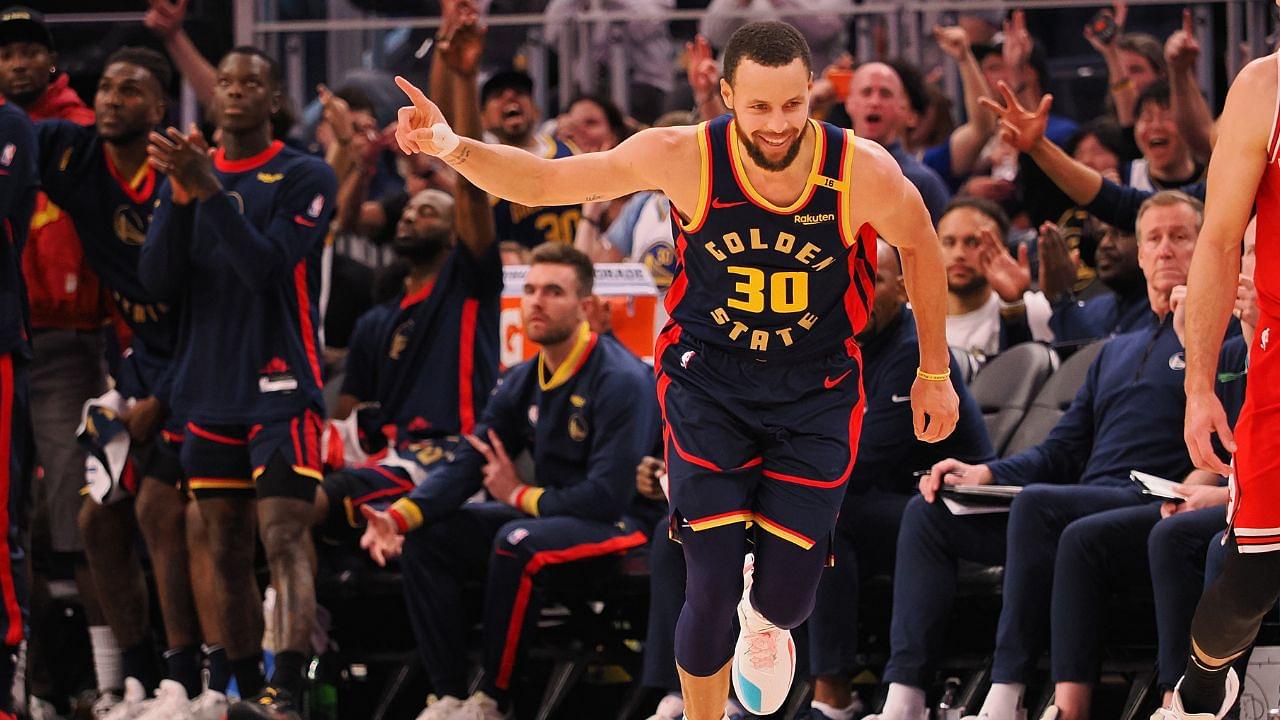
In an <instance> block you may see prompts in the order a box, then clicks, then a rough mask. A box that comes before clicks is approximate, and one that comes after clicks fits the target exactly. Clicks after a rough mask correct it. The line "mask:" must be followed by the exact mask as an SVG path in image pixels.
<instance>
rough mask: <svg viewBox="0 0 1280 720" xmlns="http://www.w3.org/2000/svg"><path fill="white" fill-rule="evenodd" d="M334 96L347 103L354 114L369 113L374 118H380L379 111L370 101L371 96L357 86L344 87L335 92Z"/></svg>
mask: <svg viewBox="0 0 1280 720" xmlns="http://www.w3.org/2000/svg"><path fill="white" fill-rule="evenodd" d="M333 94H334V95H337V96H338V97H340V98H342V99H343V100H346V101H347V107H349V108H351V110H352V112H367V113H369V114H370V115H373V116H374V117H377V116H378V109H377V108H376V107H375V106H374V104H373V100H371V99H369V94H368V93H366V92H365V91H364V90H362V89H360V88H359V87H357V86H355V85H343V86H342V87H340V88H338V89H337V90H334V91H333Z"/></svg>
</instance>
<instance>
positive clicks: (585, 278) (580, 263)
mask: <svg viewBox="0 0 1280 720" xmlns="http://www.w3.org/2000/svg"><path fill="white" fill-rule="evenodd" d="M541 264H549V265H568V266H569V267H571V268H573V273H574V275H577V276H578V297H586V296H588V295H590V294H591V293H592V292H594V291H595V285H596V269H595V266H594V265H592V264H591V258H589V257H587V254H586V253H584V252H582V251H581V250H579V249H577V248H575V247H574V246H572V245H567V244H565V243H556V242H545V243H542V244H541V245H539V246H538V247H536V248H534V249H533V257H532V258H531V259H530V260H529V265H530V266H533V265H541Z"/></svg>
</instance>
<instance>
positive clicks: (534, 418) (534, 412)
mask: <svg viewBox="0 0 1280 720" xmlns="http://www.w3.org/2000/svg"><path fill="white" fill-rule="evenodd" d="M529 424H530V425H537V424H538V406H537V405H530V406H529Z"/></svg>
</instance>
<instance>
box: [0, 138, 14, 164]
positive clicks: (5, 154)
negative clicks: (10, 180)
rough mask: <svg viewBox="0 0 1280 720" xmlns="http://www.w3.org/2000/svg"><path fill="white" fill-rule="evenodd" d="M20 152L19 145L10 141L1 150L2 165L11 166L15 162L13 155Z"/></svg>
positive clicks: (0, 160) (0, 162) (0, 161)
mask: <svg viewBox="0 0 1280 720" xmlns="http://www.w3.org/2000/svg"><path fill="white" fill-rule="evenodd" d="M17 153H18V147H17V146H16V145H14V144H13V143H8V144H7V145H5V146H4V149H3V150H0V165H3V166H5V167H9V166H10V165H12V164H13V156H14V155H16V154H17Z"/></svg>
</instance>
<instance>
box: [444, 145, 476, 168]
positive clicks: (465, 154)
mask: <svg viewBox="0 0 1280 720" xmlns="http://www.w3.org/2000/svg"><path fill="white" fill-rule="evenodd" d="M469 157H471V148H469V147H464V148H462V152H460V153H458V157H456V158H445V162H447V163H449V164H450V165H453V166H455V167H456V166H458V165H461V164H463V163H465V162H466V161H467V158H469Z"/></svg>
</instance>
